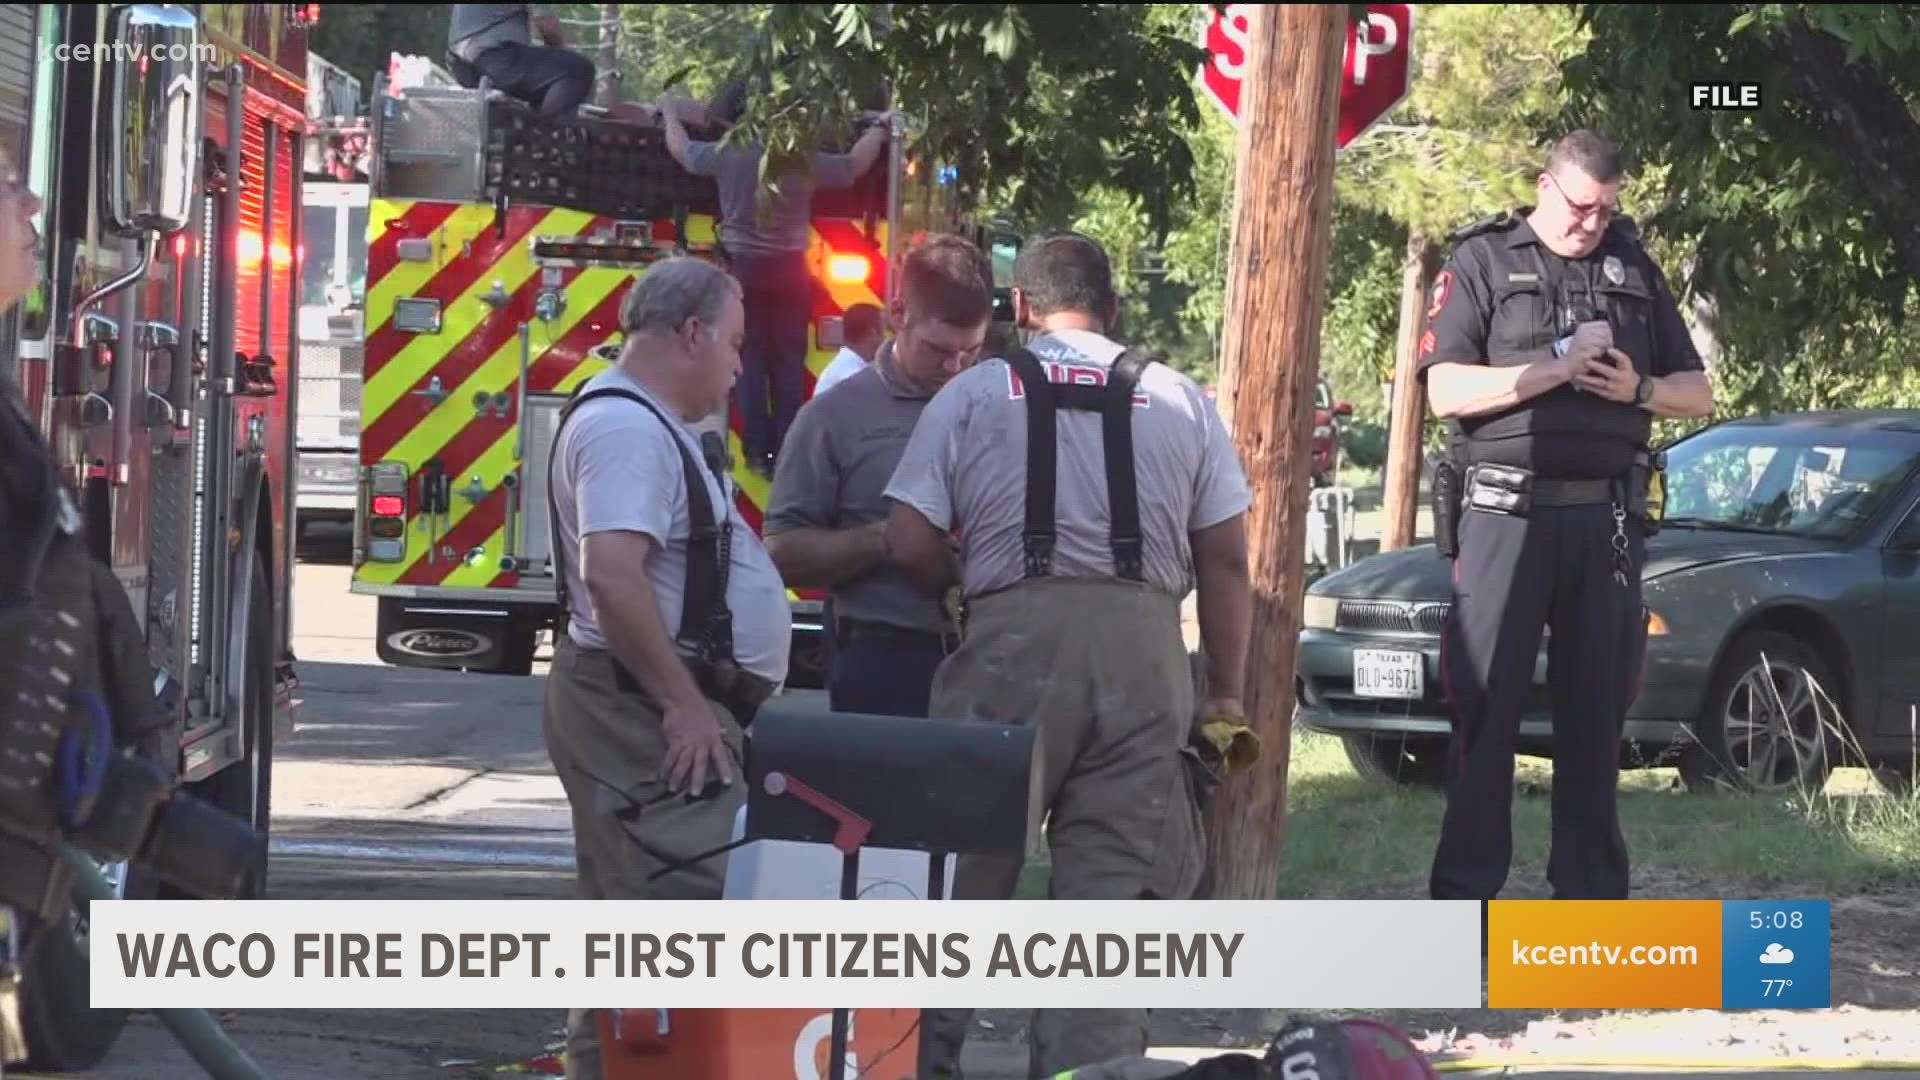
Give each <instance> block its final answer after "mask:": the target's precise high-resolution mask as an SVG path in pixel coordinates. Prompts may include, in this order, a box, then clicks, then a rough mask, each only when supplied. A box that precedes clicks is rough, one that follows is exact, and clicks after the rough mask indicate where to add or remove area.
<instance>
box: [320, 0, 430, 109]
mask: <svg viewBox="0 0 1920 1080" xmlns="http://www.w3.org/2000/svg"><path fill="white" fill-rule="evenodd" d="M452 14H453V5H451V4H407V5H400V4H390V5H384V6H382V5H374V4H328V5H326V6H325V7H324V8H323V9H322V14H321V18H320V24H319V25H318V26H316V27H314V29H313V35H312V37H311V38H310V39H309V40H310V43H311V46H312V48H313V51H314V52H317V53H319V54H320V55H321V56H323V57H325V58H326V60H327V62H328V63H330V64H336V65H338V66H339V67H341V68H343V69H345V71H346V72H347V74H349V75H352V76H353V77H354V78H356V79H359V80H360V93H361V95H362V97H363V98H364V97H365V96H366V95H369V94H372V93H373V77H374V74H375V73H376V72H383V71H385V70H387V58H388V56H390V55H391V54H393V53H404V54H409V55H414V56H425V57H427V58H428V59H430V60H432V61H433V62H434V63H436V64H440V65H442V66H444V65H445V64H446V58H445V57H446V51H447V20H448V19H450V18H451V17H452ZM300 74H301V75H302V76H304V75H305V74H306V73H305V72H301V73H300Z"/></svg>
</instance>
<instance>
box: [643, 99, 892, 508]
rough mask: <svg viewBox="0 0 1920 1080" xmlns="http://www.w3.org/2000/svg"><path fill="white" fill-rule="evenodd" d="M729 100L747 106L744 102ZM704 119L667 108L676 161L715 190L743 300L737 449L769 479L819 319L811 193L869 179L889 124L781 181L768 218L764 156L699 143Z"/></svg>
mask: <svg viewBox="0 0 1920 1080" xmlns="http://www.w3.org/2000/svg"><path fill="white" fill-rule="evenodd" d="M732 97H733V98H734V99H735V101H736V102H744V100H745V98H744V93H736V94H734V95H732ZM702 110H703V106H701V105H699V104H697V103H695V102H693V101H691V100H689V99H686V98H675V99H673V100H670V101H668V102H666V103H665V105H664V106H663V108H662V109H661V110H660V116H661V120H662V122H663V123H664V124H665V125H666V135H667V151H668V152H669V153H671V154H672V155H673V159H674V160H675V161H677V162H679V163H680V167H681V168H683V169H685V170H686V171H687V172H689V173H691V174H692V175H694V176H706V177H712V178H713V179H714V182H715V186H716V187H718V188H719V195H720V223H719V228H718V232H719V240H720V248H721V250H722V252H723V253H724V254H725V257H726V259H727V262H728V265H729V267H730V269H731V270H732V271H733V276H734V277H735V278H736V279H737V280H738V281H739V282H740V285H741V288H742V289H743V290H745V293H746V305H747V345H746V349H745V350H744V353H743V355H742V356H741V361H742V366H743V368H744V371H743V372H742V374H741V378H740V386H739V394H740V412H741V414H742V418H743V420H744V423H745V426H746V430H745V431H744V432H743V438H742V440H741V441H742V442H743V443H744V444H745V445H744V447H743V450H744V451H745V453H746V459H747V465H748V467H749V468H751V469H753V470H754V471H755V472H757V473H759V474H760V475H762V476H764V477H768V478H771V477H772V476H773V460H774V458H775V456H776V455H778V454H779V452H780V443H781V441H782V440H783V439H784V438H785V437H786V433H787V429H788V428H790V427H792V426H793V418H794V416H795V415H797V414H798V413H799V411H800V404H801V402H802V401H803V400H804V399H805V397H806V364H807V324H808V322H809V321H810V320H811V319H812V317H813V275H812V272H811V270H810V269H809V268H808V266H807V247H808V243H809V241H810V239H811V235H812V230H811V227H810V223H811V220H812V216H813V193H814V192H815V191H819V190H837V189H843V188H850V187H852V186H853V185H854V184H855V183H857V182H858V181H859V179H860V178H861V177H862V176H864V175H866V172H867V170H868V169H871V168H872V167H873V165H874V163H875V162H876V161H878V160H879V159H880V152H881V150H883V149H885V148H886V145H887V130H888V127H887V123H886V120H887V118H886V117H882V118H881V122H878V123H875V124H874V125H873V126H872V127H869V128H868V129H867V130H866V131H865V132H864V133H863V134H862V135H861V136H860V138H859V140H858V141H857V142H855V143H854V144H853V148H852V149H851V150H849V151H848V152H847V153H844V154H832V153H825V152H821V153H816V154H814V155H813V160H812V168H811V169H810V170H808V171H807V172H806V173H803V174H801V175H790V176H785V177H782V178H780V179H779V180H778V181H777V183H778V186H779V195H778V197H777V198H776V199H775V200H774V201H773V205H772V207H771V210H770V213H769V214H768V215H767V216H766V217H764V218H763V217H762V216H761V214H760V184H761V178H760V158H761V154H762V148H761V147H759V146H757V145H751V144H745V143H739V144H733V145H725V146H723V145H722V144H721V143H719V142H717V141H714V142H708V141H701V140H695V139H693V138H692V137H690V136H689V135H688V134H687V127H686V125H687V124H688V123H690V122H695V121H693V120H691V119H690V118H691V117H692V116H693V115H695V114H696V113H697V112H699V111H702ZM712 111H713V112H714V113H715V114H717V118H719V119H730V118H737V113H735V112H734V109H733V107H732V106H731V105H727V104H721V105H720V106H719V107H717V108H715V109H714V110H712ZM730 114H732V115H730ZM769 385H771V388H772V395H773V407H772V409H771V410H769V409H768V407H767V395H768V388H769Z"/></svg>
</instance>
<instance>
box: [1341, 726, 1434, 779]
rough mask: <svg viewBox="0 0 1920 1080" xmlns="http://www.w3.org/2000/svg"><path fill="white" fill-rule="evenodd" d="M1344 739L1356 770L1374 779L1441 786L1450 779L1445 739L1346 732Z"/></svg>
mask: <svg viewBox="0 0 1920 1080" xmlns="http://www.w3.org/2000/svg"><path fill="white" fill-rule="evenodd" d="M1340 742H1341V744H1342V745H1344V746H1345V747H1346V750H1347V761H1348V762H1350V763H1351V764H1352V765H1353V771H1354V772H1356V773H1359V774H1360V777H1361V778H1362V779H1364V780H1367V781H1370V782H1372V783H1375V784H1405V785H1408V786H1410V787H1440V786H1442V785H1444V784H1445V783H1446V782H1447V744H1446V740H1444V739H1414V738H1406V737H1403V736H1399V735H1343V736H1341V738H1340Z"/></svg>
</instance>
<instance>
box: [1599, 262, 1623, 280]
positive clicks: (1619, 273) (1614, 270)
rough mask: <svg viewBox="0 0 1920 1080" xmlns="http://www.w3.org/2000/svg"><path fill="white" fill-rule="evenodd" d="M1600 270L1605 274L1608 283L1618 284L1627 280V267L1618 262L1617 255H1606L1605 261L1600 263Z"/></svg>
mask: <svg viewBox="0 0 1920 1080" xmlns="http://www.w3.org/2000/svg"><path fill="white" fill-rule="evenodd" d="M1600 272H1601V273H1603V274H1605V275H1607V283H1608V284H1610V285H1618V284H1620V283H1621V282H1623V281H1626V280H1627V268H1626V267H1625V266H1622V265H1621V264H1620V256H1618V255H1609V256H1607V259H1606V261H1605V262H1603V263H1601V264H1600Z"/></svg>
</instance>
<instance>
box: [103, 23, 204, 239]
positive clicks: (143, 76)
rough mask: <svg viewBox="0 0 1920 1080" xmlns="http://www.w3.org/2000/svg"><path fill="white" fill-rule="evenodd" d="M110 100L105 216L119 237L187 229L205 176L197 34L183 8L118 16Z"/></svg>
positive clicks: (114, 39)
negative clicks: (199, 122)
mask: <svg viewBox="0 0 1920 1080" xmlns="http://www.w3.org/2000/svg"><path fill="white" fill-rule="evenodd" d="M112 38H113V42H114V47H115V49H116V50H117V51H116V53H115V55H116V56H122V57H138V58H139V59H138V60H134V61H125V60H123V61H120V62H117V63H115V64H114V65H113V85H112V90H111V91H110V97H109V100H108V109H109V111H110V116H111V119H112V126H111V128H110V129H109V138H108V143H107V149H108V153H107V161H106V162H105V167H106V173H105V175H104V176H103V177H102V178H101V179H102V180H103V181H104V183H105V187H106V190H107V212H108V216H109V217H110V218H111V219H112V224H113V228H114V230H115V231H116V232H118V233H119V234H120V235H122V236H152V235H153V234H156V233H158V234H162V235H171V234H173V233H177V232H179V231H180V230H181V229H184V228H186V227H187V223H188V220H189V218H190V216H191V214H192V210H193V189H194V181H195V180H196V179H197V178H198V177H199V174H200V142H199V139H198V138H197V132H196V131H195V125H196V120H197V118H198V117H199V114H200V59H201V57H200V49H201V45H200V29H199V20H198V17H197V16H195V15H194V14H193V12H192V11H191V10H189V9H187V8H185V7H176V6H174V5H170V4H169V5H161V4H133V5H130V6H128V7H123V8H121V9H119V10H118V11H116V12H114V15H113V31H112Z"/></svg>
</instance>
